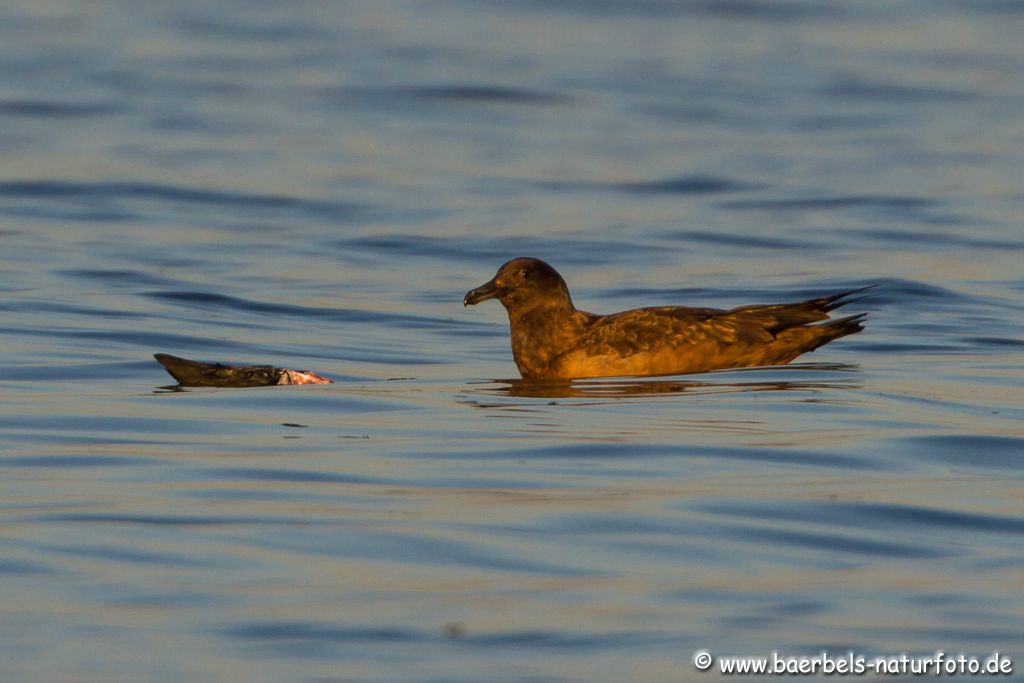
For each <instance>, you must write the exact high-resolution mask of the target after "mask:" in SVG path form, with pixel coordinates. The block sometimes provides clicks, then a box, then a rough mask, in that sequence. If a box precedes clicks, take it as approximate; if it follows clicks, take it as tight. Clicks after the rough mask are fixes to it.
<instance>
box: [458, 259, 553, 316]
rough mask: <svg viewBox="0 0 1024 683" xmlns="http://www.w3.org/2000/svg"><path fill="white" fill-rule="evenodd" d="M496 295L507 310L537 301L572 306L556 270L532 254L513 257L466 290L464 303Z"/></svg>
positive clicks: (532, 305) (524, 307) (525, 307)
mask: <svg viewBox="0 0 1024 683" xmlns="http://www.w3.org/2000/svg"><path fill="white" fill-rule="evenodd" d="M488 299H497V300H498V301H500V302H501V304H502V305H503V306H504V307H505V308H506V309H507V310H508V312H509V313H510V314H512V313H515V312H525V311H527V310H530V309H532V308H535V307H537V306H540V305H554V306H566V307H568V308H572V299H571V298H570V297H569V288H568V287H567V286H566V284H565V280H563V279H562V276H561V275H559V274H558V271H557V270H555V269H554V268H552V267H551V266H549V265H548V264H547V263H545V262H544V261H541V260H540V259H536V258H525V257H524V258H514V259H512V260H511V261H508V262H506V263H505V264H504V265H502V266H501V268H498V272H497V273H496V274H495V275H494V277H493V278H491V279H490V281H488V282H486V283H484V284H482V285H480V286H479V287H477V288H476V289H471V290H470V291H468V292H466V296H465V298H464V299H463V300H462V304H463V305H464V306H475V305H476V304H478V303H480V302H481V301H487V300H488Z"/></svg>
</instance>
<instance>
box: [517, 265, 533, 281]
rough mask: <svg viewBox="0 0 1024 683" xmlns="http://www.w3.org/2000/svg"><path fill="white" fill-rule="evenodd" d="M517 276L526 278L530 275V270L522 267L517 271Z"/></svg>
mask: <svg viewBox="0 0 1024 683" xmlns="http://www.w3.org/2000/svg"><path fill="white" fill-rule="evenodd" d="M519 277H520V278H521V279H523V280H525V279H526V278H528V277H530V271H528V270H526V269H525V268H523V269H522V270H520V271H519Z"/></svg>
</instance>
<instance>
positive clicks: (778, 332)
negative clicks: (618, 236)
mask: <svg viewBox="0 0 1024 683" xmlns="http://www.w3.org/2000/svg"><path fill="white" fill-rule="evenodd" d="M855 291H857V290H855ZM851 293H853V292H844V293H842V294H838V295H835V296H831V297H823V298H818V299H811V300H808V301H802V302H799V303H793V304H771V305H756V306H741V307H739V308H734V309H731V310H721V309H714V308H686V307H682V306H660V307H655V308H638V309H633V310H629V311H623V312H622V313H615V314H612V315H605V316H593V317H592V319H591V320H590V323H589V325H588V327H587V329H586V331H585V332H584V333H583V334H582V335H581V336H580V337H579V339H578V341H577V342H576V343H575V344H573V345H572V346H571V347H569V348H567V349H566V350H565V351H564V352H562V353H561V354H559V355H558V356H557V357H555V358H554V359H553V360H552V362H551V364H550V367H549V370H548V374H547V376H548V377H549V378H582V377H608V376H617V375H622V376H627V375H634V376H650V375H668V374H683V373H691V372H705V371H708V370H717V369H724V368H736V367H748V366H755V365H778V364H782V363H788V362H790V361H791V360H793V359H794V358H796V357H797V356H799V355H801V354H803V353H806V352H808V351H812V350H814V349H816V348H818V347H819V346H821V345H823V344H826V343H828V342H829V341H831V340H833V339H837V338H839V337H842V336H845V335H847V334H852V333H854V332H858V331H860V330H861V329H862V326H861V324H860V320H861V318H862V317H863V316H851V317H848V318H840V319H837V320H832V321H830V322H828V323H824V324H818V325H814V324H812V323H816V322H819V321H823V320H828V319H829V316H828V311H830V310H832V309H833V308H836V307H837V306H839V305H841V304H840V303H838V301H839V300H840V299H841V298H842V297H844V296H847V295H849V294H851Z"/></svg>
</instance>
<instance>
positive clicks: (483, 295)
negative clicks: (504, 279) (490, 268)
mask: <svg viewBox="0 0 1024 683" xmlns="http://www.w3.org/2000/svg"><path fill="white" fill-rule="evenodd" d="M506 291H507V288H506V287H499V286H498V285H497V284H495V282H494V280H491V281H490V282H487V283H485V284H482V285H480V286H479V287H477V288H476V289H471V290H469V291H468V292H466V296H465V298H463V299H462V305H463V306H476V305H477V304H478V303H480V302H481V301H487V300H488V299H497V298H498V297H499V296H501V295H502V294H504V293H505V292H506Z"/></svg>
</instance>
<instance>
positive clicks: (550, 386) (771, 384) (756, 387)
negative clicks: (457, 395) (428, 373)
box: [468, 363, 860, 407]
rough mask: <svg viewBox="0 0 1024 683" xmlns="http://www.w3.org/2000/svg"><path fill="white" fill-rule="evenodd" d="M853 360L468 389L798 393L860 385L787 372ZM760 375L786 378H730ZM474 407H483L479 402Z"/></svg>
mask: <svg viewBox="0 0 1024 683" xmlns="http://www.w3.org/2000/svg"><path fill="white" fill-rule="evenodd" d="M857 369H859V366H858V365H856V364H845V363H806V364H800V365H789V366H786V367H785V368H779V369H776V368H754V369H751V370H732V371H729V372H727V373H725V372H723V373H704V374H702V375H701V377H702V378H709V379H701V380H682V379H677V378H664V379H651V378H618V379H585V380H571V381H569V380H566V381H536V380H528V379H498V380H492V381H487V382H480V383H472V384H471V385H470V386H469V387H468V391H470V392H472V393H480V394H488V395H492V396H509V397H517V398H547V399H557V398H589V399H625V398H635V397H640V396H668V395H673V394H684V393H685V394H694V395H713V394H729V393H748V392H756V391H803V392H817V391H823V390H834V389H840V390H841V389H856V388H858V387H859V386H860V383H859V382H857V381H856V380H854V379H852V378H835V379H821V378H817V379H807V380H804V379H792V378H791V376H792V375H793V374H794V372H793V371H796V372H802V371H819V372H822V371H824V372H836V373H842V372H855V371H856V370H857ZM754 373H756V374H757V375H758V376H759V377H764V375H765V374H783V373H785V375H786V376H787V378H786V379H756V380H745V381H738V380H735V379H734V378H735V377H736V376H737V375H740V374H754ZM716 374H722V375H728V377H729V378H730V379H731V380H732V381H728V380H726V381H712V380H711V379H710V377H713V376H714V375H716ZM478 405H479V406H480V407H488V406H487V405H485V404H484V403H479V404H478Z"/></svg>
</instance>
